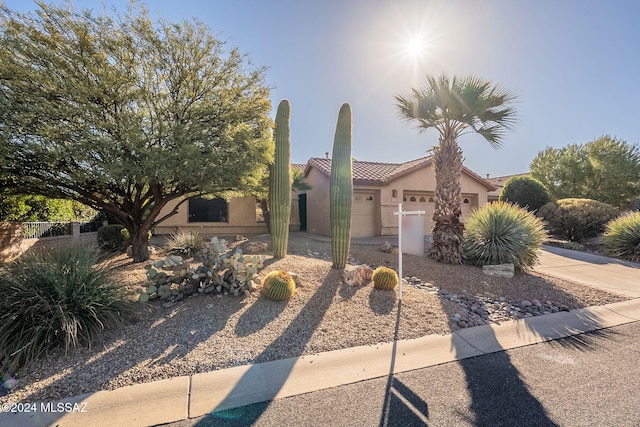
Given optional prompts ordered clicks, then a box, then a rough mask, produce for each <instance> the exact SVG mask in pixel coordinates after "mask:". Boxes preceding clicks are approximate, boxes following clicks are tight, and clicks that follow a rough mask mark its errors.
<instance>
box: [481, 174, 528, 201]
mask: <svg viewBox="0 0 640 427" xmlns="http://www.w3.org/2000/svg"><path fill="white" fill-rule="evenodd" d="M516 176H529V174H528V173H517V174H514V175H504V176H496V177H491V178H486V180H487V181H489V182H490V183H491V184H493V186H494V187H496V189H495V190H494V191H490V192H489V193H488V194H489V196H490V197H498V196H500V193H501V192H502V187H504V184H505V182H507V181H508V180H509V179H511V178H514V177H516Z"/></svg>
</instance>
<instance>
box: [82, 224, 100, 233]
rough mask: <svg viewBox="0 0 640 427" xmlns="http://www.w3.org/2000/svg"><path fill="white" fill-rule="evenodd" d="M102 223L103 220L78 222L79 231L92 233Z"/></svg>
mask: <svg viewBox="0 0 640 427" xmlns="http://www.w3.org/2000/svg"><path fill="white" fill-rule="evenodd" d="M103 225H104V222H103V221H90V222H81V223H80V233H92V232H94V231H98V228H100V227H102V226H103Z"/></svg>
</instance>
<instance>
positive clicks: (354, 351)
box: [0, 298, 640, 427]
mask: <svg viewBox="0 0 640 427" xmlns="http://www.w3.org/2000/svg"><path fill="white" fill-rule="evenodd" d="M637 321H640V298H637V299H632V300H629V301H623V302H618V303H614V304H608V305H605V306H595V307H589V308H584V309H577V310H572V311H570V312H560V313H554V314H548V315H544V316H537V317H531V318H527V319H518V320H510V321H506V322H503V323H502V324H500V325H484V326H476V327H473V328H469V329H463V330H460V331H457V332H453V333H451V334H448V335H427V336H424V337H420V338H415V339H410V340H400V341H394V342H390V343H383V344H376V345H368V346H359V347H352V348H346V349H342V350H334V351H329V352H325V353H320V354H316V355H311V356H300V357H296V358H289V359H283V360H276V361H271V362H265V363H257V364H254V365H243V366H236V367H232V368H227V369H221V370H218V371H212V372H207V373H203V374H197V375H193V376H190V377H189V376H182V377H176V378H171V379H168V380H160V381H155V382H152V383H145V384H137V385H133V386H129V387H123V388H120V389H116V390H111V391H98V392H96V393H90V394H84V395H81V396H75V397H71V398H67V399H64V400H62V401H60V402H55V403H52V404H40V403H38V404H34V405H38V406H37V407H36V408H35V409H36V410H35V411H31V413H28V412H19V413H0V425H11V426H15V427H23V426H24V427H33V426H45V425H54V426H55V425H57V426H61V427H67V426H87V425H90V426H92V427H99V426H112V425H118V424H126V425H127V426H131V427H133V426H151V425H157V424H163V423H170V422H176V421H181V420H185V419H188V418H195V417H199V416H203V415H206V414H208V413H211V412H218V411H223V410H228V409H232V408H237V407H240V406H246V405H250V404H254V403H259V402H264V401H268V400H274V399H282V398H285V397H290V396H295V395H299V394H304V393H310V392H314V391H317V390H322V389H326V388H331V387H338V386H341V385H345V384H351V383H355V382H359V381H364V380H369V379H373V378H378V377H384V376H388V375H390V374H392V373H400V372H406V371H411V370H415V369H421V368H426V367H430V366H435V365H440V364H444V363H449V362H453V361H457V360H461V359H466V358H470V357H477V356H482V355H485V354H490V353H495V352H500V351H504V350H509V349H514V348H517V347H523V346H527V345H532V344H537V343H542V342H547V341H551V340H557V339H561V338H566V337H570V336H574V335H579V334H583V333H586V332H591V331H596V330H600V329H606V328H611V327H614V326H620V325H624V324H627V323H633V322H637ZM43 405H44V406H43ZM47 405H48V406H47ZM61 405H62V406H61ZM56 409H62V410H60V411H57V412H56V411H55V410H56Z"/></svg>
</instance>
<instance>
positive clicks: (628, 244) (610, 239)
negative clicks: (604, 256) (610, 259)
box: [602, 212, 640, 262]
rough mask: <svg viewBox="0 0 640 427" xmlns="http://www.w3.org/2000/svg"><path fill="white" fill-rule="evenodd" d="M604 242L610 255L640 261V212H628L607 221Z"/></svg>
mask: <svg viewBox="0 0 640 427" xmlns="http://www.w3.org/2000/svg"><path fill="white" fill-rule="evenodd" d="M602 244H603V245H604V247H605V250H606V251H607V253H608V254H609V255H612V256H615V257H619V258H624V259H628V260H631V261H635V262H640V212H628V213H626V214H623V215H621V216H619V217H618V218H616V219H614V220H612V221H610V222H609V223H607V226H606V230H605V232H604V236H603V237H602Z"/></svg>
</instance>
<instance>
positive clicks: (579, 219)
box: [536, 199, 618, 242]
mask: <svg viewBox="0 0 640 427" xmlns="http://www.w3.org/2000/svg"><path fill="white" fill-rule="evenodd" d="M536 215H538V216H539V217H540V218H542V219H544V221H545V222H546V223H547V231H549V233H550V234H553V235H554V236H556V237H561V238H565V239H567V240H570V241H572V242H580V241H582V240H584V239H587V238H590V237H596V236H597V235H598V234H599V233H601V232H603V231H604V227H605V224H606V223H607V222H609V221H611V220H612V219H613V218H615V217H616V216H618V211H617V210H616V208H614V207H613V206H611V205H607V204H606V203H602V202H598V201H597V200H591V199H560V200H558V201H557V202H551V203H547V204H546V205H544V206H543V207H541V208H540V209H539V210H538V212H537V213H536Z"/></svg>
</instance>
